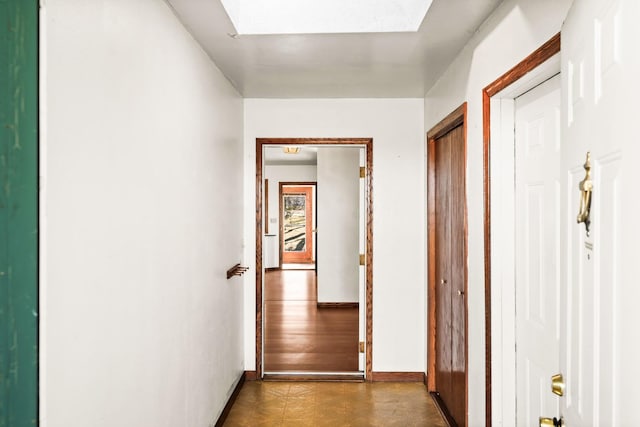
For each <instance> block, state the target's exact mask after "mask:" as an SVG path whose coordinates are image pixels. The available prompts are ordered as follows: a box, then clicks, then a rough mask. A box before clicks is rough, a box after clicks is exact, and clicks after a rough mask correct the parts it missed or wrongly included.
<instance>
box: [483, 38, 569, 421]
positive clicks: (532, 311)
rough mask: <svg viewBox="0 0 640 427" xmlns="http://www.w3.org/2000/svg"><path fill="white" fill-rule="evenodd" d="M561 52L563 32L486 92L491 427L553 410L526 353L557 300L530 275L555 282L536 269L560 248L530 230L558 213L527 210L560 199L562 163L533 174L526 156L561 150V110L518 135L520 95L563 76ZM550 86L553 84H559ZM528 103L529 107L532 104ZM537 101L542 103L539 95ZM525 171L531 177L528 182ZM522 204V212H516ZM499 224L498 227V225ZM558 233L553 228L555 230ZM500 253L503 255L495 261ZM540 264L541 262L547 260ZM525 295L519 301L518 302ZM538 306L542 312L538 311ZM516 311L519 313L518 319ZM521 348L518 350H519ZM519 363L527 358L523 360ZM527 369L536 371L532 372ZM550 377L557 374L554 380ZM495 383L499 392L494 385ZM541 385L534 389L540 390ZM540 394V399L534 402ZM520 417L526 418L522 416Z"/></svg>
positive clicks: (534, 117) (534, 120)
mask: <svg viewBox="0 0 640 427" xmlns="http://www.w3.org/2000/svg"><path fill="white" fill-rule="evenodd" d="M559 52H560V34H556V35H555V36H554V37H552V38H551V39H550V40H549V41H548V42H546V43H545V44H544V45H542V46H541V47H540V48H539V49H537V50H536V51H534V52H533V53H532V54H531V55H529V56H528V57H527V58H525V59H524V60H523V61H521V62H520V63H519V64H517V65H516V66H515V67H513V68H512V69H511V70H509V71H507V72H506V73H505V74H504V75H502V76H501V77H499V78H498V79H497V80H495V81H494V82H493V83H491V84H490V85H489V86H487V87H486V88H485V89H484V92H483V97H484V98H483V114H484V117H485V122H484V154H485V160H484V173H485V179H484V183H485V310H486V316H485V319H486V346H487V347H486V360H485V363H486V381H487V386H486V390H487V395H486V414H487V418H486V424H487V425H492V423H493V422H495V423H498V422H502V420H512V422H513V423H514V424H515V423H516V421H517V420H519V421H521V422H523V423H524V424H527V423H530V422H531V419H533V418H531V417H530V416H527V415H526V414H525V408H526V406H527V405H528V406H529V409H527V411H529V412H532V413H533V411H535V413H536V414H537V415H536V416H539V415H540V409H539V408H536V405H537V406H543V407H544V408H545V409H546V406H545V405H549V403H542V401H540V402H538V403H536V402H535V401H534V400H535V399H536V398H539V400H541V399H543V398H546V395H547V390H548V383H547V379H545V381H544V384H543V385H544V394H543V393H542V392H541V391H539V392H535V391H534V386H533V385H532V386H531V388H529V389H527V386H526V382H527V381H528V382H530V383H531V382H536V381H535V380H533V377H532V376H531V375H533V374H534V373H535V372H534V371H536V370H537V368H536V367H535V366H534V365H535V364H536V363H535V362H533V359H532V360H531V361H527V360H526V359H527V358H529V355H527V354H526V353H524V352H523V351H524V350H525V349H526V348H528V347H532V346H533V347H535V346H536V345H541V344H540V343H538V344H534V340H533V338H534V334H533V333H527V332H526V328H527V327H528V326H527V322H526V319H527V316H528V317H529V318H532V316H534V317H535V316H537V315H538V314H539V311H540V309H545V306H549V307H551V305H552V304H551V302H552V301H553V300H554V299H555V298H549V296H547V299H546V300H545V301H544V302H543V303H542V305H540V297H541V295H540V294H539V293H538V294H536V293H537V292H538V291H542V292H549V289H542V287H540V286H539V285H535V288H532V287H531V286H532V285H530V284H527V283H526V281H527V280H530V279H531V278H528V277H526V275H527V274H538V273H540V272H544V271H547V272H548V273H550V274H551V275H552V276H553V275H554V273H553V271H554V266H553V264H549V263H548V262H547V263H546V264H547V265H546V266H545V267H544V268H542V269H541V268H539V267H541V266H540V265H538V266H536V265H535V263H536V262H537V261H536V256H541V257H548V256H550V255H552V253H551V252H553V250H554V248H553V247H552V246H549V245H548V244H549V243H551V242H547V244H544V241H543V238H546V239H547V240H548V238H549V237H548V235H547V237H544V236H542V235H540V234H539V233H537V232H535V233H534V231H533V230H532V229H529V230H527V227H531V226H539V227H543V226H544V228H548V227H547V225H546V224H545V221H546V220H545V217H546V218H549V215H553V214H554V212H555V211H554V208H553V206H552V205H549V206H546V207H545V208H544V209H542V210H540V209H528V206H529V207H531V208H533V207H534V206H535V205H536V204H540V203H541V202H542V201H543V198H544V197H547V196H548V195H549V196H551V199H553V198H554V197H556V196H557V195H554V193H555V191H556V187H557V185H556V184H551V185H547V184H546V180H547V179H549V178H552V177H553V176H554V175H553V174H552V173H549V172H548V171H546V169H543V168H544V167H550V166H551V164H552V163H553V162H554V161H557V159H555V160H553V157H554V155H553V154H550V156H551V157H550V159H547V160H535V161H532V162H533V164H532V166H531V170H532V172H526V168H525V164H526V161H525V160H526V157H527V156H530V155H532V154H536V152H538V151H541V150H543V149H544V150H551V151H554V150H555V149H556V148H559V141H557V140H556V138H557V136H558V135H559V131H557V129H555V130H554V129H552V128H549V129H544V126H546V124H545V122H550V120H549V119H545V114H546V115H547V116H551V117H552V118H553V120H556V119H558V120H559V114H560V109H559V107H558V106H553V105H551V106H550V107H549V112H548V113H542V112H540V111H538V112H535V111H534V112H533V113H532V114H531V117H530V118H527V117H526V116H523V119H524V122H527V124H523V126H524V128H527V130H526V131H525V133H528V134H529V135H523V130H524V128H523V129H520V131H518V130H517V129H516V109H517V108H516V107H517V105H516V104H517V102H516V99H517V98H518V97H520V96H521V95H526V94H528V93H529V92H530V91H532V89H534V88H536V87H538V86H539V85H541V84H542V83H544V82H547V81H548V80H549V79H550V78H551V77H553V76H554V75H556V74H558V72H559V71H560V55H559V54H558V53H559ZM549 83H552V84H553V82H549ZM556 84H557V83H556ZM556 89H557V88H556ZM556 89H554V90H556ZM532 95H535V92H534V93H533V94H529V96H532ZM555 96H556V103H558V101H559V94H558V93H557V92H556V95H555ZM521 99H522V100H523V101H525V98H521ZM533 99H534V100H535V97H534V98H533ZM522 104H523V105H524V104H525V103H522ZM553 120H551V121H553ZM556 125H557V124H556ZM554 126H555V125H554ZM545 134H546V135H547V138H549V140H548V141H546V142H545V141H541V142H535V143H532V144H529V143H527V142H526V138H529V137H530V136H531V137H532V138H538V137H540V136H544V135H545ZM519 135H520V137H519V141H518V142H517V143H518V146H516V138H518V136H519ZM532 141H533V139H532ZM536 155H537V154H536ZM490 158H491V159H493V160H492V162H489V159H490ZM517 158H520V159H521V160H519V161H520V167H519V168H518V170H516V168H517V165H516V160H517ZM536 168H539V169H540V171H539V172H544V173H542V175H540V176H538V177H535V176H534V175H531V174H534V173H536V171H535V170H536ZM526 173H529V174H530V175H531V176H530V177H527V175H526ZM529 178H530V184H531V185H527V184H525V181H524V180H525V179H529ZM516 181H517V182H516ZM518 183H519V184H518ZM542 184H544V185H545V186H546V187H545V189H544V190H540V189H541V188H542V187H543V186H542ZM518 185H519V187H518ZM547 187H548V188H547ZM516 188H520V190H516ZM558 188H559V187H558ZM558 200H559V199H558ZM552 201H553V200H552ZM517 205H521V206H519V207H518V208H517V207H516V206H517ZM518 212H519V213H518ZM551 219H553V218H551ZM492 224H493V225H495V226H493V227H492ZM498 225H499V226H498ZM553 227H554V226H553V225H551V228H553ZM525 232H526V233H528V235H529V236H532V238H534V239H537V241H533V240H530V239H529V237H528V236H527V234H524V233H525ZM516 233H520V234H519V235H518V236H516ZM533 234H535V235H533ZM550 235H555V236H556V237H557V236H559V235H560V234H559V232H557V231H556V230H551V232H550ZM517 242H520V244H521V246H522V247H521V248H520V254H519V255H518V248H517V247H516V243H517ZM527 242H529V243H532V244H533V246H532V248H531V250H535V251H534V252H530V253H529V254H527V253H525V252H523V251H526V250H529V249H526V247H525V245H526V244H527ZM541 250H542V252H541ZM546 252H549V253H546ZM493 253H495V254H497V255H498V256H496V257H493V256H492V254H493ZM518 256H520V258H521V259H520V260H519V261H518V260H517V259H516V258H517V257H518ZM538 260H540V261H542V260H543V258H539V259H538ZM526 263H528V264H529V265H526ZM532 263H533V264H532ZM516 282H518V283H516ZM545 283H546V284H547V285H550V286H551V285H553V284H554V283H555V279H553V280H549V281H545ZM514 284H515V285H514ZM518 288H519V289H518ZM529 290H531V291H532V293H530V294H529V295H522V294H523V292H529ZM518 292H519V293H520V295H519V297H517V296H516V295H517V293H518ZM531 304H538V305H540V306H539V308H536V306H531ZM517 312H518V313H519V314H520V317H518V318H517ZM536 312H537V313H538V314H536ZM523 316H524V317H523ZM542 317H544V318H545V320H544V322H538V321H534V322H533V323H535V324H537V326H540V325H542V324H543V323H547V321H548V320H551V316H549V314H546V315H544V316H542ZM556 326H557V325H556V324H553V325H552V326H550V328H552V329H554V328H556ZM518 334H520V341H521V342H520V343H518V342H517V340H518V338H517V335H518ZM542 335H543V336H544V335H546V334H545V333H543V334H542ZM555 335H556V334H555V332H554V333H553V334H551V338H552V337H554V336H555ZM542 345H543V346H544V345H546V344H542ZM516 347H517V350H518V352H515V351H514V348H516ZM534 351H535V349H534ZM551 351H552V352H554V353H557V350H553V349H552V350H551ZM517 358H518V359H520V360H519V361H518V360H516V359H517ZM526 364H529V365H530V366H529V367H528V368H527V367H526ZM518 366H519V368H518ZM548 369H551V368H548ZM546 375H549V376H550V374H545V376H546ZM493 383H495V384H498V385H499V386H497V387H492V386H491V385H492V384H493ZM538 386H539V385H535V387H536V388H537V387H538ZM537 394H539V396H534V395H537ZM549 410H551V408H549ZM521 411H522V413H519V412H521ZM553 413H556V412H553ZM522 417H525V418H527V417H528V418H529V420H528V421H527V422H524V421H522V419H521V418H522Z"/></svg>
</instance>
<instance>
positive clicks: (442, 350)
mask: <svg viewBox="0 0 640 427" xmlns="http://www.w3.org/2000/svg"><path fill="white" fill-rule="evenodd" d="M435 158H436V161H435V164H436V185H435V190H436V191H435V193H436V197H435V199H436V215H435V220H436V221H435V222H436V226H435V241H436V245H435V255H436V257H435V258H436V259H435V265H436V354H437V356H436V386H437V391H438V393H439V394H440V397H441V398H442V400H443V402H444V403H445V405H446V406H447V408H448V407H450V404H451V402H452V399H453V396H452V393H451V373H452V367H451V331H452V328H451V289H450V283H449V282H450V277H451V273H450V271H451V270H450V262H449V257H450V253H451V246H450V243H449V242H450V241H451V221H450V212H451V190H450V189H451V167H450V164H451V138H450V137H449V134H446V135H445V136H443V137H442V138H440V139H438V140H437V141H436V144H435Z"/></svg>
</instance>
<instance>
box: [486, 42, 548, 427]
mask: <svg viewBox="0 0 640 427" xmlns="http://www.w3.org/2000/svg"><path fill="white" fill-rule="evenodd" d="M558 52H560V33H557V34H556V35H554V36H553V37H551V38H550V39H549V40H548V41H547V42H546V43H544V44H543V45H542V46H540V47H539V48H538V49H536V50H535V51H534V52H533V53H531V55H529V56H527V57H526V58H525V59H523V60H522V61H520V62H519V63H518V64H517V65H515V66H514V67H513V68H511V69H510V70H509V71H507V72H506V73H504V74H503V75H501V76H500V77H498V78H497V79H496V80H494V81H493V82H491V83H490V84H489V85H488V86H487V87H485V88H484V89H483V90H482V140H483V144H482V169H483V186H484V189H483V191H484V307H485V315H484V321H485V384H486V386H485V416H486V419H485V425H487V426H491V410H492V409H491V388H492V384H491V176H490V172H491V169H490V168H491V158H490V152H491V150H490V149H491V97H492V96H494V95H496V94H497V93H498V92H500V91H502V90H503V89H505V88H507V87H508V86H510V85H511V84H513V83H515V82H516V81H518V80H519V79H520V78H522V77H523V76H525V75H526V74H527V73H529V72H531V71H532V70H534V69H535V68H536V67H538V66H539V65H541V64H543V63H544V62H545V61H547V60H548V59H550V58H551V57H552V56H554V55H555V54H557V53H558Z"/></svg>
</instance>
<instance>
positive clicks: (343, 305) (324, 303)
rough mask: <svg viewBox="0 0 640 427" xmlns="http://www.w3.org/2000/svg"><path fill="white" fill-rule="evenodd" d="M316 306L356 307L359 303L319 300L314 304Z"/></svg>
mask: <svg viewBox="0 0 640 427" xmlns="http://www.w3.org/2000/svg"><path fill="white" fill-rule="evenodd" d="M316 307H318V308H358V307H360V304H359V303H357V302H319V303H317V304H316Z"/></svg>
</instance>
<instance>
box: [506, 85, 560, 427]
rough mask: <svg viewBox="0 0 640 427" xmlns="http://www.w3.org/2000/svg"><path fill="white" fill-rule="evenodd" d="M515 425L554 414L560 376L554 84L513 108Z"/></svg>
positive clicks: (557, 111)
mask: <svg viewBox="0 0 640 427" xmlns="http://www.w3.org/2000/svg"><path fill="white" fill-rule="evenodd" d="M514 145H515V292H516V310H515V311H516V313H515V317H516V407H517V424H518V425H522V426H528V425H534V424H535V423H536V422H537V420H538V418H539V416H540V414H545V413H549V414H556V413H558V400H557V398H555V396H553V395H552V394H551V393H549V377H550V376H551V375H552V374H553V373H555V372H557V371H558V369H559V333H560V327H559V313H560V264H559V256H560V235H559V223H560V182H561V174H560V76H559V75H556V76H555V77H553V78H551V79H549V80H547V81H545V82H543V83H542V84H540V85H538V86H536V87H535V88H533V89H531V90H529V91H527V92H525V93H524V94H523V95H521V96H519V97H518V98H516V101H515V144H514Z"/></svg>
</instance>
